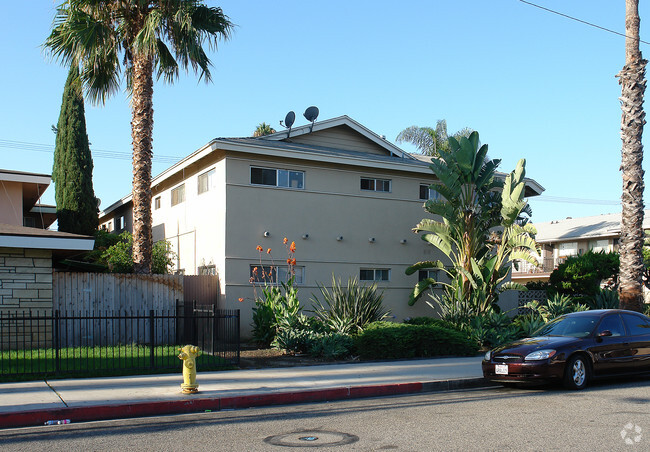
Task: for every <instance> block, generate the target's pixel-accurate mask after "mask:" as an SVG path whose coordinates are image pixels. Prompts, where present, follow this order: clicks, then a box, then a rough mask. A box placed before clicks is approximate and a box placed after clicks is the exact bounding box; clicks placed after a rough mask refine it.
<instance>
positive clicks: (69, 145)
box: [52, 64, 98, 235]
mask: <svg viewBox="0 0 650 452" xmlns="http://www.w3.org/2000/svg"><path fill="white" fill-rule="evenodd" d="M92 178H93V160H92V156H91V154H90V146H89V144H88V135H87V133H86V117H85V110H84V100H83V94H82V91H81V80H80V78H79V69H78V67H77V66H76V65H75V64H73V65H72V67H71V68H70V73H69V74H68V79H67V80H66V82H65V88H64V91H63V100H62V103H61V113H60V114H59V122H58V124H57V133H56V147H55V149H54V167H53V168H52V180H53V181H54V187H55V198H56V215H57V219H58V223H59V231H64V232H72V233H75V234H85V235H92V234H93V233H94V232H95V231H96V230H97V225H98V216H97V198H95V193H94V190H93V180H92Z"/></svg>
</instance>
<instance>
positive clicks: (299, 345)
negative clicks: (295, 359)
mask: <svg viewBox="0 0 650 452" xmlns="http://www.w3.org/2000/svg"><path fill="white" fill-rule="evenodd" d="M317 340H318V333H314V332H313V331H309V330H303V329H283V330H279V331H278V332H277V334H276V335H275V339H274V341H273V344H272V345H273V347H275V348H277V349H280V350H285V351H286V352H287V353H289V354H292V355H293V354H296V353H309V352H310V350H311V348H312V346H313V344H314V342H315V341H317Z"/></svg>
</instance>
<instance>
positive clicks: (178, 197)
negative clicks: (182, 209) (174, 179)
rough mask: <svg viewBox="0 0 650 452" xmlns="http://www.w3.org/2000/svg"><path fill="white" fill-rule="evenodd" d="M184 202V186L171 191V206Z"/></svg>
mask: <svg viewBox="0 0 650 452" xmlns="http://www.w3.org/2000/svg"><path fill="white" fill-rule="evenodd" d="M182 202H185V184H183V185H179V186H178V187H176V188H174V189H173V190H172V206H175V205H176V204H180V203H182Z"/></svg>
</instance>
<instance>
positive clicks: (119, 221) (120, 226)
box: [115, 215, 126, 231]
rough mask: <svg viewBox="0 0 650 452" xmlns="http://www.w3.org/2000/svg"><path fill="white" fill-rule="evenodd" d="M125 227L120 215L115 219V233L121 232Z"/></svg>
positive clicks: (122, 217)
mask: <svg viewBox="0 0 650 452" xmlns="http://www.w3.org/2000/svg"><path fill="white" fill-rule="evenodd" d="M125 227H126V224H125V222H124V215H122V216H121V217H117V218H115V230H116V231H121V230H122V229H124V228H125Z"/></svg>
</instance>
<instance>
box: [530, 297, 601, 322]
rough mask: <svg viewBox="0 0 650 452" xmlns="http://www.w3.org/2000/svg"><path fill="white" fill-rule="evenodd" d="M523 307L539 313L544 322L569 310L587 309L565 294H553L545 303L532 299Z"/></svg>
mask: <svg viewBox="0 0 650 452" xmlns="http://www.w3.org/2000/svg"><path fill="white" fill-rule="evenodd" d="M524 307H525V308H526V309H529V310H530V311H531V312H532V313H533V314H537V315H539V316H540V317H541V318H542V320H543V321H544V322H548V321H551V320H553V319H554V318H556V317H559V316H561V315H564V314H568V313H570V312H578V311H587V310H588V309H589V308H588V307H587V306H585V305H583V304H580V303H576V302H575V301H574V299H573V298H572V297H570V296H569V295H565V294H555V295H553V296H552V297H551V298H549V299H548V301H546V303H545V304H540V303H539V302H538V301H537V300H534V301H531V302H530V303H528V304H526V305H525V306H524Z"/></svg>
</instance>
